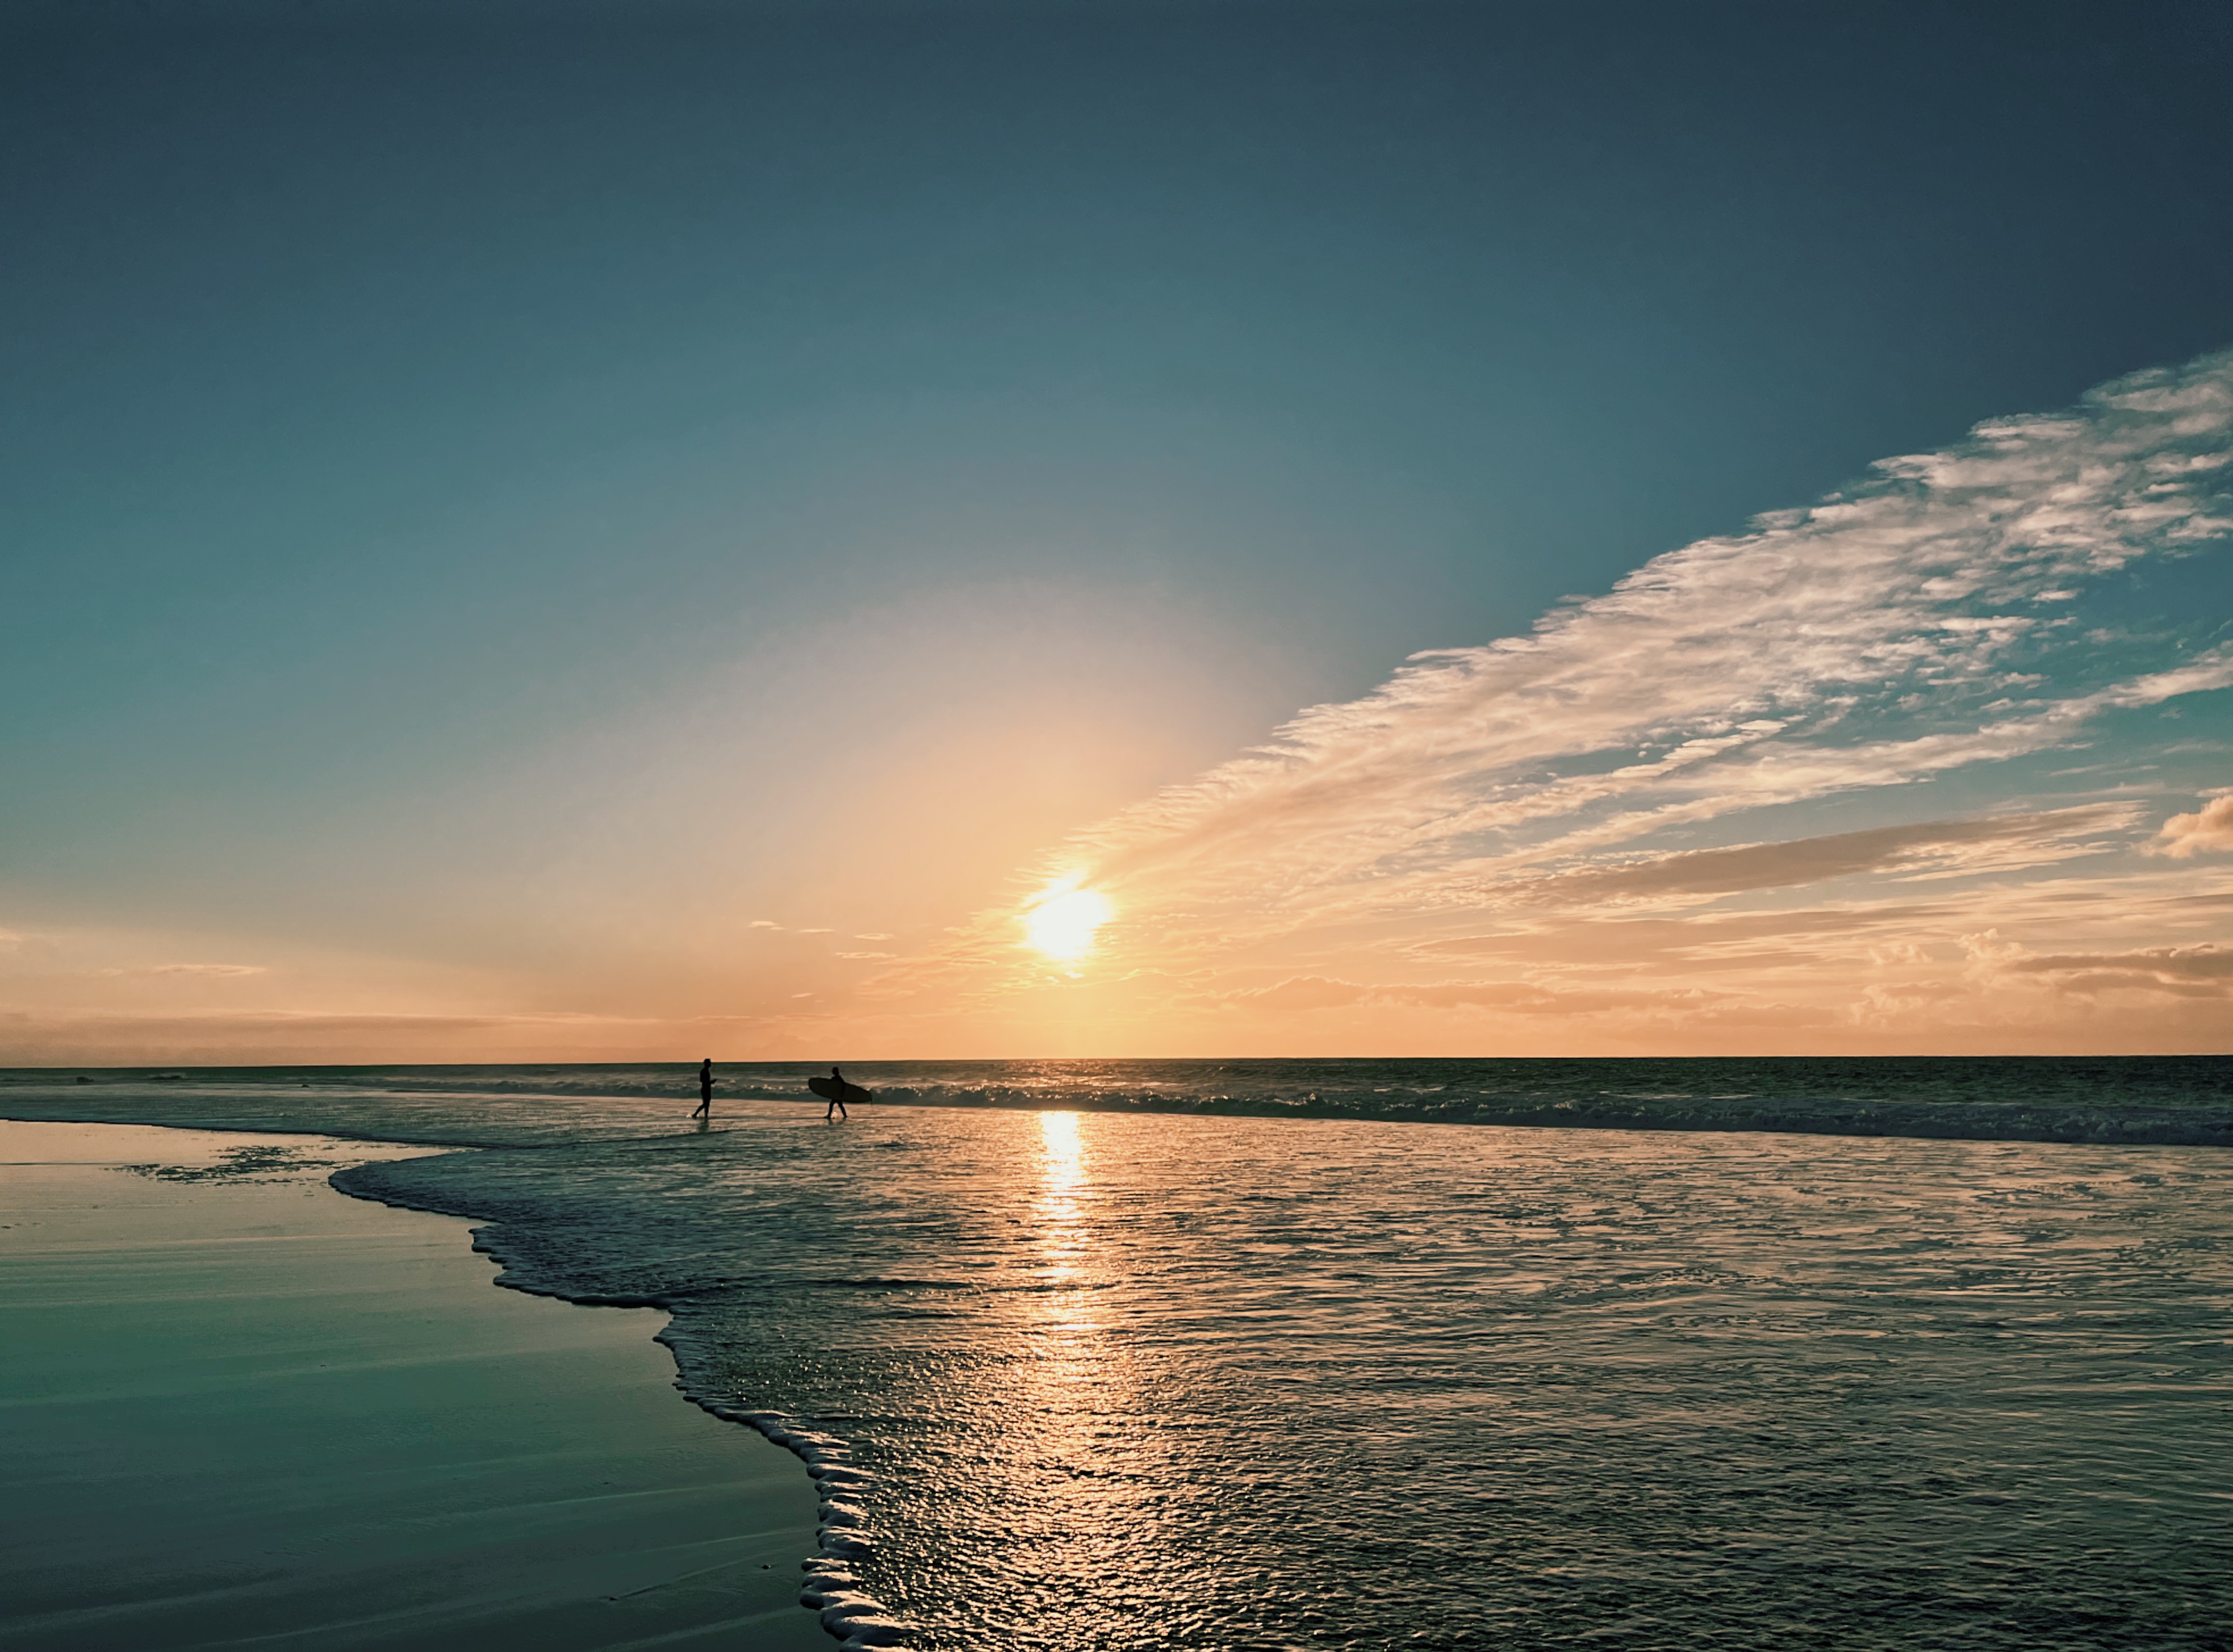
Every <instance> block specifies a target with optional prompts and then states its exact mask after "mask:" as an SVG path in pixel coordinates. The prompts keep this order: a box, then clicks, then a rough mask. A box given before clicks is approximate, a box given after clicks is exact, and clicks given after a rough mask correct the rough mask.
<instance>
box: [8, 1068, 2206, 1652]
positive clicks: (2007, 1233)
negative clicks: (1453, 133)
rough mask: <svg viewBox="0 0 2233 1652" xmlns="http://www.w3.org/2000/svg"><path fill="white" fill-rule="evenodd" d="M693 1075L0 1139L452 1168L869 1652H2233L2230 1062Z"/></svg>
mask: <svg viewBox="0 0 2233 1652" xmlns="http://www.w3.org/2000/svg"><path fill="white" fill-rule="evenodd" d="M815 1070H820V1069H817V1068H811V1067H808V1066H804V1065H798V1064H784V1065H756V1066H738V1067H729V1068H724V1069H722V1076H723V1077H724V1079H725V1081H726V1083H725V1088H724V1089H723V1091H722V1092H721V1093H720V1096H719V1099H717V1101H716V1102H715V1106H714V1117H713V1128H710V1129H707V1130H704V1131H700V1130H699V1129H697V1128H695V1127H694V1125H693V1123H692V1122H691V1121H690V1120H688V1119H687V1116H686V1115H687V1112H688V1110H689V1109H690V1108H691V1107H692V1106H693V1105H694V1103H695V1099H696V1097H695V1089H694V1085H693V1083H692V1076H693V1069H692V1068H690V1067H687V1066H684V1065H680V1064H677V1065H675V1066H673V1067H602V1068H591V1067H576V1068H527V1067H513V1068H463V1069H460V1068H446V1069H436V1068H417V1069H348V1070H342V1069H299V1070H281V1069H257V1070H238V1071H229V1072H228V1071H218V1070H196V1071H193V1072H191V1073H187V1074H186V1076H183V1077H179V1078H159V1077H156V1076H153V1074H149V1073H146V1072H136V1073H114V1072H112V1073H101V1072H93V1071H90V1070H88V1072H87V1073H86V1074H85V1075H84V1076H86V1077H88V1078H90V1079H92V1080H93V1081H94V1082H93V1083H84V1084H78V1083H61V1084H58V1083H56V1080H57V1078H62V1079H65V1080H68V1079H74V1078H75V1077H76V1076H77V1075H75V1074H62V1075H58V1074H55V1073H51V1072H42V1073H23V1072H18V1073H14V1074H9V1075H0V1115H8V1116H15V1117H54V1116H81V1117H102V1118H114V1119H134V1120H140V1121H144V1122H174V1123H189V1122H192V1123H199V1124H211V1125H218V1126H225V1125H231V1126H233V1127H235V1128H264V1129H279V1128H291V1129H308V1130H325V1131H330V1132H335V1133H338V1134H346V1135H377V1136H392V1137H394V1138H397V1139H405V1140H412V1141H425V1142H429V1143H435V1144H441V1145H446V1146H457V1147H461V1148H475V1149H478V1150H474V1151H461V1152H450V1153H440V1154H430V1155H429V1156H426V1157H424V1158H417V1159H408V1160H400V1161H390V1162H381V1163H374V1164H368V1165H364V1166H361V1167H358V1168H355V1169H353V1170H349V1171H347V1172H344V1173H342V1175H341V1176H339V1177H338V1178H337V1179H336V1185H338V1186H340V1187H342V1189H343V1190H344V1191H346V1192H348V1193H355V1194H357V1195H360V1196H362V1197H368V1198H374V1199H380V1200H387V1201H389V1202H393V1203H397V1204H404V1205H408V1206H413V1207H417V1208H422V1209H429V1210H436V1211H440V1212H444V1213H451V1214H458V1215H465V1216H470V1217H472V1218H475V1219H479V1221H480V1222H481V1223H482V1224H483V1226H482V1227H481V1228H480V1230H479V1244H480V1245H481V1246H482V1248H484V1249H485V1250H488V1251H490V1252H492V1253H493V1254H494V1255H495V1256H496V1257H497V1258H498V1259H499V1260H501V1262H502V1263H503V1264H504V1265H505V1275H504V1282H505V1283H506V1284H509V1285H514V1286H517V1287H519V1288H522V1289H526V1290H531V1291H542V1292H547V1293H550V1294H554V1295H559V1296H563V1297H567V1298H572V1299H574V1300H576V1301H582V1302H587V1303H597V1302H606V1303H626V1304H657V1305H660V1306H663V1307H666V1308H667V1309H669V1310H670V1311H671V1312H672V1314H673V1316H674V1317H673V1319H672V1321H671V1323H670V1324H669V1327H668V1329H667V1331H666V1332H665V1333H664V1337H665V1339H666V1340H667V1342H668V1343H669V1344H670V1346H671V1347H672V1349H673V1350H674V1356H675V1359H676V1363H677V1367H678V1371H679V1381H680V1385H681V1386H682V1387H683V1389H685V1391H686V1392H687V1394H688V1395H690V1396H691V1397H692V1398H693V1399H694V1400H696V1401H697V1402H699V1403H700V1404H701V1405H704V1406H706V1408H708V1409H711V1410H713V1411H715V1412H716V1413H717V1414H719V1415H726V1416H730V1417H733V1418H736V1419H738V1420H739V1421H744V1422H746V1423H749V1424H751V1425H752V1426H757V1427H758V1428H762V1429H763V1430H764V1431H765V1432H766V1433H768V1434H770V1435H771V1437H773V1438H776V1439H778V1441H783V1442H784V1443H787V1444H789V1445H791V1447H792V1448H793V1449H794V1450H796V1451H798V1453H799V1454H801V1456H802V1457H803V1458H804V1460H805V1461H806V1464H807V1466H808V1467H809V1468H810V1471H811V1472H812V1473H815V1474H816V1475H817V1478H818V1479H819V1480H820V1481H821V1484H822V1489H823V1492H824V1530H823V1537H822V1550H821V1552H820V1553H819V1554H818V1555H816V1556H814V1557H811V1558H807V1562H806V1569H805V1570H804V1571H803V1572H802V1578H803V1584H804V1590H805V1593H806V1597H807V1598H808V1600H809V1602H810V1603H811V1604H813V1605H814V1606H815V1607H816V1608H817V1610H822V1611H823V1612H824V1621H825V1623H828V1624H829V1625H830V1627H831V1628H832V1629H834V1630H837V1631H838V1632H840V1633H841V1634H842V1635H843V1636H849V1637H850V1639H852V1641H853V1642H855V1643H856V1644H857V1645H863V1646H865V1645H869V1644H879V1643H884V1642H898V1641H904V1642H908V1643H909V1644H913V1645H917V1646H921V1647H923V1648H927V1649H940V1652H1007V1649H1023V1648H1033V1649H1038V1648H1050V1647H1055V1648H1063V1649H1080V1652H1083V1649H1110V1652H1116V1649H1164V1648H1171V1649H1177V1648H1188V1649H1196V1648H1198V1649H1205V1652H1209V1649H1217V1652H1258V1649H1262V1652H1274V1649H1278V1652H1286V1649H1305V1648H1308V1649H1319V1648H1358V1649H1364V1648H1370V1649H1385V1648H1396V1647H1403V1648H1411V1649H1416V1648H1444V1647H1448V1648H1475V1647H1479V1648H1489V1647H1495V1648H1499V1649H1530V1648H1551V1647H1560V1648H1566V1647H1619V1648H1638V1649H1643V1648H1676V1647H1682V1648H1689V1647H1709V1646H1710V1647H1715V1648H1731V1649H1750V1648H1761V1649H1766V1648H1769V1647H1776V1648H1786V1647H1788V1646H1789V1645H1790V1644H1792V1643H1794V1642H1807V1641H1813V1642H1819V1643H1821V1644H1825V1645H1835V1646H1838V1647H1841V1648H1854V1649H1873V1648H1885V1649H1891V1648H1895V1647H1897V1648H1903V1649H1906V1648H1916V1647H1933V1648H1937V1647H1945V1648H1956V1649H1972V1648H1975V1649H2002V1648H2007V1649H2017V1648H2022V1649H2027V1652H2036V1649H2041V1648H2062V1647H2067V1648H2072V1649H2077V1648H2086V1649H2100V1648H2119V1647H2132V1648H2149V1649H2171V1648H2196V1649H2200V1648H2223V1647H2225V1646H2226V1645H2228V1643H2229V1642H2228V1633H2229V1631H2228V1627H2227V1626H2228V1625H2229V1624H2233V1581H2229V1580H2233V1474H2229V1473H2228V1470H2227V1467H2226V1465H2227V1464H2228V1463H2233V1197H2229V1195H2233V1154H2228V1153H2226V1152H2225V1151H2224V1150H2223V1149H2224V1146H2225V1145H2227V1144H2233V1104H2230V1103H2233V1059H2228V1058H2205V1057H2196V1058H2161V1059H2138V1058H2133V1059H2123V1060H2101V1061H2093V1062H2062V1061H2028V1060H1982V1059H1979V1060H1970V1059H1947V1060H1942V1061H1913V1062H1909V1061H1891V1062H1876V1061H1859V1060H1856V1061H1834V1060H1820V1061H1788V1062H1722V1061H1697V1062H1680V1061H1659V1062H1617V1061H1616V1062H1585V1061H1572V1062H1488V1061H1483V1062H1426V1061H1410V1062H1403V1061H1358V1062H1327V1061H1316V1062H1226V1063H1215V1062H1157V1063H1114V1062H1110V1063H1100V1062H1027V1063H908V1064H898V1063H882V1064H880V1063H861V1064H860V1065H859V1066H858V1067H854V1066H852V1065H850V1064H849V1065H848V1068H847V1075H848V1076H849V1077H852V1078H854V1079H855V1080H856V1082H859V1083H864V1084H867V1085H869V1086H870V1087H871V1088H874V1089H877V1090H878V1091H879V1101H878V1102H877V1103H876V1104H875V1105H872V1106H866V1107H861V1108H857V1109H855V1111H854V1114H853V1116H852V1118H851V1119H850V1121H848V1122H843V1123H831V1122H824V1118H823V1116H822V1114H823V1108H822V1104H821V1103H820V1102H818V1101H814V1100H812V1099H811V1098H810V1097H807V1096H805V1095H804V1089H803V1078H804V1076H805V1074H807V1073H808V1072H810V1071H815ZM180 1071H184V1070H180ZM1555 1125H1566V1126H1570V1127H1577V1128H1548V1127H1551V1126H1555ZM1579 1127H1592V1128H1579Z"/></svg>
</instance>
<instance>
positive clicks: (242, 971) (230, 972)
mask: <svg viewBox="0 0 2233 1652" xmlns="http://www.w3.org/2000/svg"><path fill="white" fill-rule="evenodd" d="M267 973H269V972H268V971H267V970H266V969H265V968H264V966H263V965H261V964H149V965H146V966H142V967H140V968H138V969H102V970H95V971H94V974H96V975H114V976H147V975H205V976H218V977H225V976H238V975H264V974H267Z"/></svg>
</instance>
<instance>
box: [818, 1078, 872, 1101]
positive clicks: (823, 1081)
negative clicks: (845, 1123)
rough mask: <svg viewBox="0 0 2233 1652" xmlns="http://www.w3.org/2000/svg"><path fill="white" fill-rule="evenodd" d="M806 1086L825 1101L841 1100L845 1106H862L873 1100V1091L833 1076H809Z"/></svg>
mask: <svg viewBox="0 0 2233 1652" xmlns="http://www.w3.org/2000/svg"><path fill="white" fill-rule="evenodd" d="M806 1088H807V1089H811V1090H812V1091H813V1092H814V1093H815V1094H816V1095H817V1096H820V1097H821V1098H822V1099H823V1100H824V1101H825V1102H843V1104H844V1105H846V1106H847V1107H862V1106H865V1105H866V1104H867V1103H869V1102H873V1101H875V1100H876V1096H875V1094H874V1092H872V1091H869V1090H865V1089H862V1088H861V1087H860V1086H859V1085H858V1084H856V1083H851V1082H850V1081H849V1082H847V1083H842V1084H841V1083H838V1082H837V1080H836V1079H834V1078H810V1079H808V1080H807V1081H806Z"/></svg>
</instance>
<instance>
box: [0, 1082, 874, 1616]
mask: <svg viewBox="0 0 2233 1652" xmlns="http://www.w3.org/2000/svg"><path fill="white" fill-rule="evenodd" d="M423 1151H424V1149H423V1148H385V1147H382V1146H381V1145H379V1144H370V1143H364V1142H346V1143H345V1142H339V1141H332V1140H330V1139H327V1138H322V1137H315V1136H275V1135H238V1134H218V1133H212V1132H205V1131H184V1130H175V1129H158V1128H146V1127H139V1126H116V1125H87V1124H33V1123H16V1122H0V1314H3V1315H4V1317H5V1323H6V1324H7V1326H8V1328H9V1330H8V1336H7V1350H8V1352H7V1358H6V1360H5V1362H4V1363H0V1418H4V1425H0V1509H4V1510H5V1513H4V1514H0V1603H4V1604H0V1646H5V1647H7V1648H10V1649H22V1652H33V1649H39V1652H43V1649H49V1648H51V1649H56V1652H60V1649H64V1648H68V1649H72V1652H104V1649H118V1652H123V1649H131V1652H164V1649H173V1648H181V1649H182V1648H188V1647H195V1648H218V1647H233V1646H247V1645H250V1644H251V1643H252V1644H254V1645H256V1646H257V1647H259V1648H267V1649H275V1652H284V1649H292V1648H304V1649H307V1648H311V1647H316V1648H318V1649H320V1652H335V1649H374V1648H381V1649H391V1648H392V1649H402V1648H411V1649H414V1652H442V1649H450V1648H457V1649H464V1648H467V1647H471V1648H474V1649H478V1652H491V1649H497V1652H501V1649H507V1648H512V1647H521V1648H525V1647H534V1648H537V1649H545V1652H569V1649H590V1648H596V1649H606V1652H619V1649H626V1648H636V1647H646V1648H648V1647H651V1646H658V1647H661V1648H662V1649H667V1648H674V1649H690V1648H712V1647H717V1646H718V1647H721V1648H724V1649H729V1652H756V1649H764V1652H807V1649H813V1652H821V1649H824V1648H827V1647H829V1646H830V1645H831V1644H832V1642H830V1639H829V1637H828V1636H826V1635H825V1634H824V1632H823V1630H822V1629H821V1626H820V1624H819V1623H818V1622H817V1619H816V1618H815V1616H813V1615H812V1614H811V1613H810V1612H807V1611H804V1610H801V1609H800V1607H799V1605H798V1587H799V1563H800V1560H801V1559H802V1558H803V1557H804V1556H806V1555H808V1554H809V1553H811V1551H813V1549H814V1547H815V1542H814V1529H815V1498H814V1494H813V1490H812V1487H811V1484H810V1482H809V1481H808V1480H807V1478H806V1476H805V1475H804V1473H802V1472H801V1468H800V1465H799V1463H798V1460H796V1459H795V1458H794V1457H792V1456H791V1455H790V1454H788V1453H785V1452H784V1451H782V1450H780V1449H778V1447H774V1446H771V1445H770V1444H769V1443H767V1442H766V1441H764V1440H763V1439H761V1438H760V1437H759V1436H758V1434H756V1433H754V1432H753V1431H752V1430H750V1429H746V1428H738V1427H736V1426H734V1425H732V1424H729V1423H725V1422H722V1421H719V1420H717V1419H715V1418H713V1417H711V1416H708V1415H706V1414H705V1413H703V1412H701V1411H700V1410H698V1409H697V1408H694V1407H693V1406H691V1405H690V1404H688V1403H687V1402H685V1401H684V1400H683V1399H682V1398H681V1396H680V1395H677V1394H676V1393H675V1392H674V1387H673V1378H674V1366H673V1362H672V1360H671V1358H670V1357H669V1356H668V1354H667V1350H665V1349H663V1348H661V1347H660V1346H659V1345H657V1344H656V1343H654V1342H653V1341H652V1340H651V1338H652V1336H653V1333H654V1331H656V1330H659V1329H660V1327H661V1324H662V1323H663V1320H664V1316H662V1315H660V1314H658V1313H655V1312H654V1311H648V1310H615V1309H588V1308H581V1307H576V1306H572V1305H569V1304H563V1303H558V1302H554V1301H550V1300H547V1299H544V1298H531V1297H527V1296H524V1295H520V1294H518V1293H516V1292H513V1291H500V1290H496V1289H493V1288H492V1285H491V1278H492V1267H491V1265H490V1263H489V1262H488V1261H487V1260H486V1259H484V1258H482V1257H480V1256H478V1255H476V1254H474V1253H473V1252H472V1249H471V1238H470V1234H469V1231H468V1230H469V1225H468V1224H467V1223H466V1222H464V1221H461V1220H459V1219H454V1218H447V1217H439V1216H432V1215H426V1214H423V1213H418V1212H413V1211H405V1210H397V1209H390V1208H387V1207H386V1206H378V1205H374V1204H369V1203H366V1202H363V1201H361V1200H353V1199H349V1198H346V1197H344V1196H342V1194H340V1193H335V1191H334V1190H333V1189H331V1188H330V1187H327V1186H326V1185H325V1181H324V1179H325V1177H326V1176H327V1175H328V1174H330V1173H331V1171H332V1170H333V1169H334V1168H335V1167H340V1166H342V1165H347V1164H351V1163H357V1162H362V1161H366V1160H368V1159H377V1158H389V1157H395V1156H399V1155H401V1154H411V1153H418V1152H423ZM126 1167H137V1168H136V1169H129V1168H126Z"/></svg>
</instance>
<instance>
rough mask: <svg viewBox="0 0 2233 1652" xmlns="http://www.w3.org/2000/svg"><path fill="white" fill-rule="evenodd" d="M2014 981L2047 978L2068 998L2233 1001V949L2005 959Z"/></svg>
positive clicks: (2175, 948) (2169, 949)
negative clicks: (2116, 992) (2163, 995)
mask: <svg viewBox="0 0 2233 1652" xmlns="http://www.w3.org/2000/svg"><path fill="white" fill-rule="evenodd" d="M1995 961H1996V962H1997V963H1998V964H1999V966H2000V968H2001V969H2002V971H2003V972H2007V973H2008V974H2014V975H2046V976H2052V977H2054V978H2055V983H2054V984H2055V985H2057V986H2059V987H2060V988H2061V989H2062V990H2063V991H2064V992H2083V993H2093V992H2106V991H2110V990H2113V989H2115V988H2120V987H2122V988H2137V989H2139V990H2140V991H2144V992H2172V993H2178V994H2179V995H2181V996H2184V997H2191V998H2233V946H2210V945H2204V946H2154V947H2149V948H2146V949H2145V950H2143V951H2139V952H2122V953H2046V954H2042V955H2038V956H2031V957H2020V958H2011V957H2005V956H2004V957H2002V958H1999V959H1996V960H1995Z"/></svg>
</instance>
